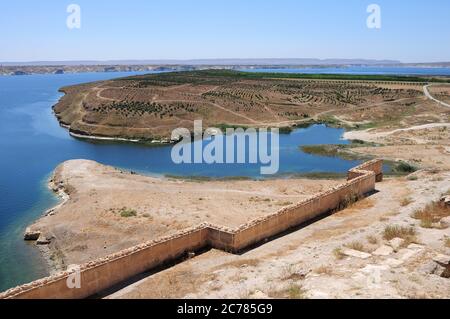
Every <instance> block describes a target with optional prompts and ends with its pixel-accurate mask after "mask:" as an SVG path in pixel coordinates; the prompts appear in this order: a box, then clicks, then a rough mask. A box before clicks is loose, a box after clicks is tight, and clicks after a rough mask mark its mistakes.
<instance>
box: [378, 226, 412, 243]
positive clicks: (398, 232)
mask: <svg viewBox="0 0 450 319" xmlns="http://www.w3.org/2000/svg"><path fill="white" fill-rule="evenodd" d="M416 235H417V232H416V230H415V229H414V227H400V226H387V227H386V228H385V229H384V232H383V238H384V239H385V240H392V239H394V238H402V239H404V240H405V241H407V242H414V241H416Z"/></svg>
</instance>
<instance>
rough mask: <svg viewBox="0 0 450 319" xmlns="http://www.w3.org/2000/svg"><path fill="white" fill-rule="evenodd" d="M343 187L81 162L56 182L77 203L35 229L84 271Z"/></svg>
mask: <svg viewBox="0 0 450 319" xmlns="http://www.w3.org/2000/svg"><path fill="white" fill-rule="evenodd" d="M338 183H339V181H313V180H307V179H291V180H289V179H288V180H286V179H283V180H270V181H208V182H197V181H184V180H170V179H158V178H152V177H146V176H139V175H135V174H131V173H130V172H124V171H120V170H118V169H115V168H112V167H108V166H103V165H101V164H98V163H95V162H92V161H85V160H75V161H69V162H65V163H63V164H61V165H60V166H59V167H58V168H57V169H56V170H55V173H54V176H53V179H52V183H51V185H52V189H53V190H54V191H57V192H60V193H61V192H63V193H64V194H67V196H69V199H68V200H67V201H66V202H64V203H63V204H61V205H60V206H59V207H57V208H56V209H53V210H52V211H51V213H50V214H47V216H44V217H43V218H41V219H40V220H38V221H37V222H36V223H35V224H34V225H32V226H31V229H32V230H37V231H40V232H42V234H43V235H44V236H45V237H47V238H51V244H50V245H49V248H50V250H51V252H52V254H50V259H51V260H53V261H57V263H56V264H58V265H61V264H62V265H65V266H67V265H70V264H81V263H84V262H87V261H90V260H92V259H96V258H99V257H103V256H106V255H109V254H112V253H115V252H117V251H120V250H123V249H126V248H129V247H131V246H134V245H137V244H140V243H142V242H146V241H149V240H152V239H155V238H158V237H161V236H166V235H169V234H171V233H175V232H177V231H179V230H181V229H185V228H188V227H192V226H195V225H197V224H199V223H201V222H205V221H206V222H211V223H216V224H220V225H224V226H230V227H235V226H238V225H240V224H243V223H245V222H247V221H249V220H251V219H254V218H257V217H260V216H262V215H265V214H268V213H272V212H274V211H277V210H279V209H280V208H282V207H284V206H289V205H291V204H293V203H295V202H298V201H300V200H302V199H304V198H306V197H308V196H310V195H312V194H314V193H317V192H320V191H323V190H325V189H328V188H330V187H331V186H333V185H336V184H338ZM124 212H125V213H124ZM126 212H128V213H130V212H131V215H133V216H129V217H124V215H127V214H126ZM134 214H135V215H136V216H134ZM128 215H130V214H128Z"/></svg>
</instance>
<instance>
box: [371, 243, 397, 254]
mask: <svg viewBox="0 0 450 319" xmlns="http://www.w3.org/2000/svg"><path fill="white" fill-rule="evenodd" d="M393 252H394V249H393V248H392V247H390V246H387V245H383V246H380V247H379V248H378V249H377V250H375V251H374V252H373V253H372V254H374V255H375V256H389V255H390V254H392V253H393Z"/></svg>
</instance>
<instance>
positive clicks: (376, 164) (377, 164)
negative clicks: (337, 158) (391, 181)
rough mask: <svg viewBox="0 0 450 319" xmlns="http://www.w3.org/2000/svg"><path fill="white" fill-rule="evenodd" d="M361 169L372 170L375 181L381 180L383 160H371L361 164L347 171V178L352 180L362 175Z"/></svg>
mask: <svg viewBox="0 0 450 319" xmlns="http://www.w3.org/2000/svg"><path fill="white" fill-rule="evenodd" d="M363 171H372V172H374V173H375V175H376V182H377V183H379V182H381V181H383V161H380V160H373V161H369V162H366V163H363V164H361V165H360V166H358V167H355V168H353V169H351V170H350V171H349V172H348V180H352V179H354V178H356V177H358V176H361V175H364V172H363Z"/></svg>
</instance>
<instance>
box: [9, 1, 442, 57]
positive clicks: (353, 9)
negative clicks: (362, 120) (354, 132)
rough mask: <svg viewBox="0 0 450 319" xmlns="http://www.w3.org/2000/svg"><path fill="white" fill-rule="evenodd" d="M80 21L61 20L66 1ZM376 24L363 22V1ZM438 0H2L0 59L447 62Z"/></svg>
mask: <svg viewBox="0 0 450 319" xmlns="http://www.w3.org/2000/svg"><path fill="white" fill-rule="evenodd" d="M71 3H76V4H78V5H80V7H81V10H82V11H81V23H82V25H81V29H74V30H70V29H68V28H67V26H66V19H67V16H68V13H67V12H66V8H67V6H68V5H69V4H71ZM372 3H376V4H379V5H380V7H381V9H382V28H381V29H380V30H375V29H369V28H367V26H366V19H367V17H368V15H369V14H368V13H367V12H366V9H367V6H368V5H369V4H372ZM449 14H450V1H448V0H427V1H425V0H370V1H366V0H309V1H305V0H129V1H123V0H114V1H111V0H71V1H64V0H40V1H30V0H14V1H12V0H3V1H2V3H1V5H0V30H1V32H0V41H1V42H0V43H1V47H0V61H55V60H120V59H127V60H128V59H195V58H368V59H396V60H401V61H404V62H420V61H427V62H431V61H449V60H450V18H449Z"/></svg>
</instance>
